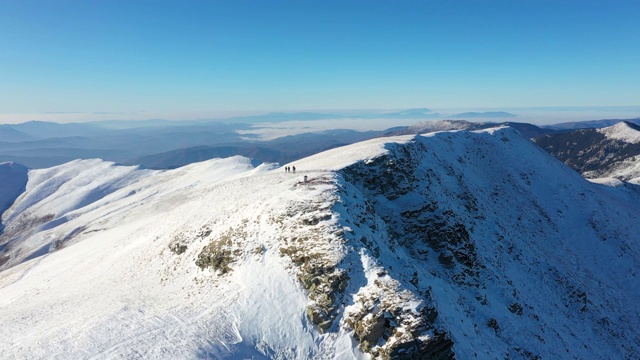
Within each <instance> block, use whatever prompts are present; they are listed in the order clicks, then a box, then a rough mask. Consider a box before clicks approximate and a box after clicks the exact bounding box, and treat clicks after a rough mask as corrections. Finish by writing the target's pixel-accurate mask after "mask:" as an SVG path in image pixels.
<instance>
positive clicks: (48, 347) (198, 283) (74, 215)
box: [0, 128, 640, 359]
mask: <svg viewBox="0 0 640 360" xmlns="http://www.w3.org/2000/svg"><path fill="white" fill-rule="evenodd" d="M402 149H409V151H411V149H414V150H415V149H426V152H424V154H422V155H421V156H422V157H418V158H416V159H412V160H413V161H416V169H417V171H424V172H427V171H428V170H429V169H431V170H433V171H435V173H436V174H440V175H438V179H440V181H439V182H438V183H433V184H431V185H430V186H431V187H430V188H429V189H426V188H425V187H426V186H427V183H426V182H425V183H420V182H419V183H416V184H415V185H417V187H416V188H415V190H414V192H413V193H409V194H408V195H407V196H405V197H402V198H400V199H399V200H398V201H390V200H388V199H386V198H385V197H384V196H383V195H377V197H376V199H372V198H368V197H367V196H369V195H368V194H367V193H366V192H365V191H364V189H361V188H358V187H357V186H355V185H354V184H350V183H348V182H346V181H345V179H344V177H343V175H344V174H343V173H342V172H341V170H340V169H344V168H345V167H348V166H349V165H351V164H361V165H363V166H372V167H373V166H374V162H375V161H374V160H375V159H376V158H378V157H380V156H384V155H385V154H392V155H396V156H402V154H403V152H402V151H403V150H402ZM418 154H419V153H418ZM293 165H295V166H296V168H297V170H298V172H297V173H295V174H294V173H286V172H284V170H283V169H282V168H276V167H275V166H273V165H263V166H261V167H258V168H255V169H254V168H252V167H251V165H250V161H249V159H246V158H242V157H234V158H229V159H222V160H220V159H214V160H210V161H206V162H202V163H197V164H192V165H188V166H186V167H183V168H179V169H176V170H169V171H150V170H140V169H137V168H134V167H120V166H115V165H114V164H112V163H108V162H103V161H100V160H84V161H74V162H71V163H67V164H64V165H61V166H58V167H55V168H50V169H43V170H33V171H30V172H29V181H28V183H27V184H26V191H25V192H24V193H23V194H22V195H21V196H20V197H18V198H17V200H16V201H15V203H14V205H13V206H12V207H11V208H10V209H9V210H7V211H6V212H5V214H4V215H3V223H4V224H5V226H6V229H5V233H4V234H3V235H2V236H3V238H1V239H2V241H3V244H4V241H7V240H8V239H9V236H11V239H14V240H11V241H12V243H11V244H8V246H7V249H8V252H7V254H9V258H8V260H5V263H4V265H2V266H3V267H4V269H5V270H4V271H2V272H0V324H2V325H1V326H0V337H1V338H2V346H0V358H3V359H23V358H36V359H37V358H40V359H80V358H82V359H85V358H91V359H105V358H145V359H148V358H153V359H172V358H176V359H178V358H180V359H181V358H213V359H218V358H232V359H244V358H257V359H260V358H287V359H308V358H339V359H351V358H366V357H367V356H366V355H364V354H362V353H361V352H360V351H359V350H358V349H357V345H358V344H357V342H355V341H354V340H353V339H352V337H351V335H350V333H349V331H348V329H347V328H346V327H345V325H344V323H343V322H340V323H337V324H334V326H333V327H332V328H331V329H330V331H329V332H328V333H326V334H320V332H319V331H318V329H317V327H315V326H314V325H313V324H312V323H311V322H310V321H309V320H308V318H307V316H306V307H307V305H308V303H309V296H308V293H307V292H306V290H305V289H304V288H303V287H302V286H301V285H300V283H299V281H298V280H297V279H296V276H295V268H294V267H293V266H292V264H291V260H290V259H288V258H287V257H285V256H282V254H281V252H280V250H281V248H280V246H281V242H282V241H283V240H282V239H283V238H286V237H293V236H302V235H305V234H306V233H305V232H306V231H307V230H306V229H305V228H301V227H299V226H297V225H295V224H296V222H295V221H293V220H296V219H300V218H303V217H304V216H305V215H306V211H310V210H309V209H310V208H326V207H329V208H330V209H331V216H330V219H329V220H326V221H327V222H328V224H329V225H328V226H329V227H332V228H336V229H340V228H342V229H344V232H345V234H346V235H345V236H346V239H347V242H346V243H345V244H343V245H340V246H338V245H336V246H334V247H331V246H329V245H331V243H329V245H328V247H327V248H326V249H323V250H322V251H324V252H325V253H326V254H325V255H326V256H327V257H334V258H335V259H337V260H338V261H340V262H341V266H343V267H345V268H348V271H349V275H350V278H351V281H350V285H349V287H348V288H347V289H346V294H347V295H348V296H352V297H353V298H354V299H358V298H359V297H362V296H366V295H367V293H368V292H375V291H378V290H379V289H377V288H376V285H375V284H376V283H377V281H390V282H391V281H394V282H395V283H397V284H398V286H399V288H398V290H399V291H405V290H406V292H407V294H410V295H411V296H409V298H410V299H416V300H415V301H419V298H420V297H421V296H422V294H423V293H424V290H425V288H426V287H427V286H428V287H429V288H430V289H431V291H432V294H433V300H434V302H435V306H436V307H437V308H438V311H439V317H438V320H437V322H438V326H439V327H441V328H442V329H444V330H446V331H448V332H449V333H450V334H451V337H452V340H453V341H454V344H455V345H454V348H453V350H454V352H456V354H457V355H458V357H459V358H460V359H467V358H473V357H474V356H477V357H478V358H496V359H503V358H505V357H506V356H510V357H512V358H527V357H526V356H527V354H528V353H527V352H526V351H530V352H531V353H534V354H542V357H543V358H551V357H556V356H557V358H587V357H589V356H590V355H593V356H596V357H602V356H603V355H604V354H609V355H610V357H611V358H618V357H620V358H623V355H624V354H627V355H629V354H633V353H634V351H636V350H638V348H639V346H640V345H638V340H639V339H640V338H639V337H638V330H636V329H637V328H638V327H640V315H639V313H638V308H637V306H636V305H635V303H634V302H635V300H636V299H638V298H640V281H639V280H638V277H637V276H638V275H637V269H638V268H637V266H638V265H637V264H638V262H639V260H640V246H639V244H638V240H639V238H638V237H637V234H640V222H639V221H638V207H637V204H638V201H639V200H640V195H639V190H638V187H637V186H635V185H631V184H628V183H613V182H611V181H602V182H603V183H605V184H608V185H611V186H603V185H602V184H592V183H589V182H588V181H586V180H584V179H582V178H581V177H580V176H578V174H576V173H575V172H573V171H572V170H570V169H569V168H567V167H565V166H564V165H563V164H561V163H560V162H559V161H557V160H555V159H553V158H551V157H550V156H549V155H547V154H546V153H544V152H543V151H542V150H540V149H538V148H537V147H535V146H534V145H533V144H531V143H529V142H528V141H526V140H524V139H522V138H520V137H519V136H518V135H517V134H516V133H515V132H514V131H512V130H510V129H504V128H503V129H490V130H486V131H480V132H464V131H463V132H445V133H435V134H429V135H426V136H418V137H415V138H414V137H413V136H408V137H399V138H385V139H374V140H371V141H368V142H364V143H359V144H354V145H351V146H348V147H345V148H339V149H333V150H330V151H327V152H325V153H322V154H318V155H315V156H312V157H310V158H307V159H303V160H300V161H297V162H295V163H294V164H293ZM373 170H375V169H373V168H372V171H373ZM381 175H382V174H381ZM304 176H307V178H308V179H309V181H310V183H307V184H305V183H304V182H303V177H304ZM418 180H419V181H422V180H420V179H418ZM463 190H464V191H470V192H471V193H473V194H475V196H476V199H477V200H478V201H479V203H478V204H477V207H478V209H477V210H476V211H477V212H478V214H480V213H481V214H480V215H482V216H480V215H478V214H466V213H464V210H463V208H464V207H463V206H462V205H460V204H461V202H460V198H461V196H462V195H463V194H464V193H463ZM425 194H428V195H429V196H432V197H433V198H432V199H433V201H437V202H438V204H439V206H441V207H444V206H450V207H451V209H453V210H454V211H455V212H457V213H459V214H460V217H461V219H463V220H464V219H468V220H469V221H470V222H469V224H471V223H472V224H473V227H471V225H467V226H469V227H470V233H471V237H472V239H473V241H475V244H476V247H477V252H478V259H479V262H480V263H482V266H483V268H482V269H481V275H480V276H481V280H482V282H483V284H484V285H483V286H482V287H477V288H476V287H468V286H459V285H456V284H453V283H450V282H448V279H447V277H446V276H447V274H448V273H447V271H448V270H447V269H445V268H443V267H442V266H440V265H439V264H438V262H437V261H434V262H432V263H424V262H421V261H422V260H419V259H417V258H414V257H412V256H413V255H411V254H410V249H409V248H403V247H391V246H390V241H391V240H392V239H390V236H389V235H388V234H386V233H385V234H383V233H381V231H382V230H380V231H375V230H373V229H372V228H371V227H369V225H367V224H365V223H363V222H361V220H359V219H360V218H363V217H369V218H368V220H367V221H372V222H375V223H376V224H378V225H379V227H378V228H379V229H384V228H385V226H387V225H385V224H384V222H383V218H384V217H385V216H386V217H392V216H393V214H394V212H398V213H399V212H401V211H404V210H405V209H406V208H407V207H413V206H419V205H420V204H419V203H418V200H419V199H420V196H426V195H425ZM364 201H371V202H372V203H375V206H377V211H378V213H377V214H372V213H370V212H365V210H363V209H360V207H362V208H364V206H363V204H364ZM534 205H535V207H532V206H534ZM473 216H476V217H473ZM545 216H546V217H545ZM289 224H290V225H289ZM283 227H284V229H285V231H283ZM203 229H208V230H210V231H211V234H208V235H206V236H203V235H202V231H203ZM231 230H233V231H236V232H237V231H241V232H242V238H243V241H242V242H241V243H239V244H238V251H239V253H240V255H239V259H238V261H237V262H236V263H234V264H233V265H232V271H231V272H229V273H227V274H224V275H220V274H215V273H213V272H212V271H211V270H210V269H206V270H201V269H200V268H199V267H197V266H196V265H195V260H196V259H197V257H198V253H199V252H200V251H201V250H202V248H203V247H204V246H206V245H207V244H208V242H209V239H211V238H215V237H220V236H225V234H227V233H229V231H231ZM496 234H507V235H508V237H507V238H505V239H504V240H502V239H498V238H497V235H496ZM598 236H602V237H604V238H598ZM361 237H368V238H369V239H371V242H372V243H373V244H374V245H375V246H378V247H379V248H380V249H381V250H380V256H379V257H378V258H377V259H375V258H374V257H373V256H372V255H371V253H370V249H368V248H367V247H366V246H364V245H362V244H360V243H358V242H357V240H358V239H359V238H361ZM176 239H179V240H180V239H182V240H184V242H185V243H188V248H187V249H186V251H185V252H184V253H182V254H180V255H178V254H175V253H174V252H172V251H170V250H169V245H170V244H172V243H174V242H175V241H176ZM182 240H181V241H182ZM30 258H31V259H30ZM381 270H385V271H388V275H385V276H384V277H379V275H378V274H380V273H381ZM413 271H416V272H418V273H419V275H420V279H421V280H420V283H419V284H418V285H415V286H414V285H412V284H411V283H410V282H409V281H408V279H409V278H410V277H411V273H412V272H413ZM560 277H562V278H563V279H561V280H560V279H559V278H560ZM564 277H567V278H566V279H564ZM562 281H564V282H566V284H567V285H566V286H567V287H569V288H571V287H572V286H573V287H574V288H575V289H580V290H581V291H582V290H585V291H587V292H588V295H589V298H588V309H589V311H588V312H585V313H580V311H577V313H575V314H574V312H576V309H574V308H566V307H565V305H564V303H563V296H564V295H563V294H564V292H563V291H565V290H567V289H564V288H560V285H559V283H560V282H562ZM478 297H484V298H485V299H488V304H485V305H481V304H479V303H478V300H477V299H478ZM516 301H517V302H519V303H521V304H522V305H523V306H524V309H523V315H516V314H514V313H513V312H511V311H509V310H508V307H509V306H510V305H512V303H513V302H516ZM406 305H407V306H409V307H410V306H414V305H417V304H412V303H411V302H410V301H409V302H407V304H406ZM579 305H580V304H578V305H575V306H579ZM357 306H358V305H357V302H354V301H347V302H346V303H345V304H344V309H343V311H344V313H349V312H353V311H357V310H358V309H357ZM571 306H573V305H571ZM490 318H494V319H497V321H498V322H499V324H500V330H499V331H495V330H494V329H491V328H487V321H488V320H489V319H490ZM598 321H600V322H602V324H601V325H597V324H598ZM594 324H596V325H594ZM611 331H613V332H616V331H617V333H615V334H614V335H611V334H605V332H611ZM536 336H537V337H536ZM612 338H617V339H618V341H617V342H616V341H614V340H611V339H612ZM520 347H521V348H522V349H524V350H526V351H524V350H522V351H520V350H518V351H516V350H515V349H516V348H520ZM622 349H627V352H626V353H624V351H623V350H622ZM636 355H637V353H636Z"/></svg>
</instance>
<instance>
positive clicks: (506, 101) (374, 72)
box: [0, 0, 640, 118]
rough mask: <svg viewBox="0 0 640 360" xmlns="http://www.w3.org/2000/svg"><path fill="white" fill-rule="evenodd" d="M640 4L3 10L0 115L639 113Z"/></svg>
mask: <svg viewBox="0 0 640 360" xmlns="http://www.w3.org/2000/svg"><path fill="white" fill-rule="evenodd" d="M639 19H640V1H637V0H633V1H616V0H608V1H589V0H575V1H562V0H556V1H519V0H510V1H455V0H453V1H445V0H439V1H438V0H436V1H427V0H425V1H344V0H343V1H305V0H297V1H266V0H254V1H241V0H240V1H238V0H233V1H231V0H229V1H177V0H176V1H155V0H154V1H138V0H128V1H116V0H104V1H98V0H96V1H80V0H78V1H72V0H60V1H29V0H9V1H5V0H0V114H20V113H28V114H38V113H47V112H79V113H98V112H109V113H114V114H120V115H122V116H115V115H114V116H112V117H123V118H126V117H127V116H128V115H127V114H135V113H142V112H146V113H153V114H155V115H157V114H160V116H161V115H162V114H163V113H166V114H169V113H173V114H175V113H188V112H202V113H207V112H210V113H217V112H227V113H228V112H252V111H295V110H304V109H315V110H323V109H326V110H329V109H367V108H372V109H382V108H387V109H392V108H396V109H397V108H411V107H434V108H439V107H440V108H442V107H450V108H451V107H456V108H473V107H478V108H480V107H492V108H500V107H505V108H507V107H520V106H523V107H529V106H620V105H633V106H638V105H640V22H639Z"/></svg>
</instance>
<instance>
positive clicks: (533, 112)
mask: <svg viewBox="0 0 640 360" xmlns="http://www.w3.org/2000/svg"><path fill="white" fill-rule="evenodd" d="M417 108H419V107H414V108H411V109H417ZM425 108H427V109H429V110H431V111H432V112H434V113H439V114H442V115H443V116H441V117H435V118H432V119H425V120H434V121H436V120H442V119H446V118H448V117H449V118H456V119H457V117H451V116H449V115H453V114H459V113H464V112H497V111H504V112H508V113H511V114H514V115H516V116H515V117H507V118H491V117H480V118H467V119H465V120H468V121H472V122H476V121H491V122H502V121H515V122H527V123H532V124H535V125H547V124H555V123H560V122H574V121H587V120H602V119H634V118H637V117H640V106H607V107H598V106H584V107H575V106H566V107H557V106H556V107H504V108H432V107H425ZM402 110H409V109H328V110H319V109H301V110H298V111H254V112H225V113H213V112H209V113H204V112H202V113H196V112H193V113H178V114H166V113H164V114H163V113H151V112H141V113H135V114H133V113H132V114H126V113H121V114H119V113H104V112H97V113H80V112H47V113H40V114H0V124H20V123H25V122H29V121H47V122H57V123H90V122H96V121H146V120H171V121H198V120H220V121H224V120H227V119H233V118H235V117H243V116H256V115H265V114H269V113H280V112H282V113H288V114H295V113H302V112H312V113H321V114H337V115H342V116H345V117H346V118H341V119H339V120H341V121H343V122H347V121H349V120H352V121H357V122H369V123H371V124H372V125H373V126H372V127H371V128H372V129H378V130H380V129H383V128H384V126H385V123H384V121H383V120H386V121H387V122H388V123H389V126H387V127H392V126H397V125H399V124H400V123H402V124H404V125H411V124H413V123H416V122H418V121H421V120H420V119H401V118H398V119H379V120H380V121H379V122H377V123H376V124H375V125H374V120H377V119H376V118H375V114H376V113H380V114H382V113H386V112H394V111H402ZM349 114H353V115H354V117H356V115H362V114H369V115H370V116H372V118H370V119H349V118H348V116H349ZM326 120H334V119H333V118H331V117H330V116H328V117H327V119H326ZM392 120H393V121H392ZM283 121H305V122H307V121H309V120H304V119H300V120H282V121H278V122H283ZM319 121H320V120H319ZM336 125H337V124H336ZM345 125H347V124H345ZM363 125H365V124H358V126H357V128H363V129H364V128H366V126H364V127H363Z"/></svg>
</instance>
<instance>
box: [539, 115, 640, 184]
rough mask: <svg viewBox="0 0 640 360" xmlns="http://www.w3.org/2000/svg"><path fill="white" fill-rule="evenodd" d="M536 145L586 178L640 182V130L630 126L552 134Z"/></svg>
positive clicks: (617, 124) (619, 124)
mask: <svg viewBox="0 0 640 360" xmlns="http://www.w3.org/2000/svg"><path fill="white" fill-rule="evenodd" d="M533 141H534V142H535V143H536V144H538V146H540V147H542V148H543V149H545V150H546V151H548V152H549V153H551V154H552V155H553V156H555V157H556V158H558V159H560V160H561V161H562V162H564V163H565V164H567V165H569V166H571V167H572V168H574V169H575V170H576V171H578V172H579V173H581V174H582V175H584V176H585V177H587V178H601V177H615V178H619V179H622V180H632V179H636V178H639V179H640V126H638V125H635V124H633V123H631V122H627V121H621V122H618V123H616V124H615V125H612V126H609V127H605V128H600V129H578V130H573V131H564V132H556V133H549V134H545V135H543V136H540V137H536V138H535V139H534V140H533Z"/></svg>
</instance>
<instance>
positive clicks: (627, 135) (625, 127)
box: [597, 121, 640, 144]
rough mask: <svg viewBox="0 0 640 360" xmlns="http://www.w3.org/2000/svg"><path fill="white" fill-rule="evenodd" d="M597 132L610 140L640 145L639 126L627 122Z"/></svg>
mask: <svg viewBox="0 0 640 360" xmlns="http://www.w3.org/2000/svg"><path fill="white" fill-rule="evenodd" d="M597 131H598V132H599V133H601V134H604V135H605V136H606V137H607V138H609V139H615V140H622V141H624V142H627V143H631V144H637V143H640V129H639V128H638V126H637V125H634V124H631V123H628V122H626V121H621V122H619V123H617V124H615V125H613V126H609V127H606V128H602V129H598V130H597Z"/></svg>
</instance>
